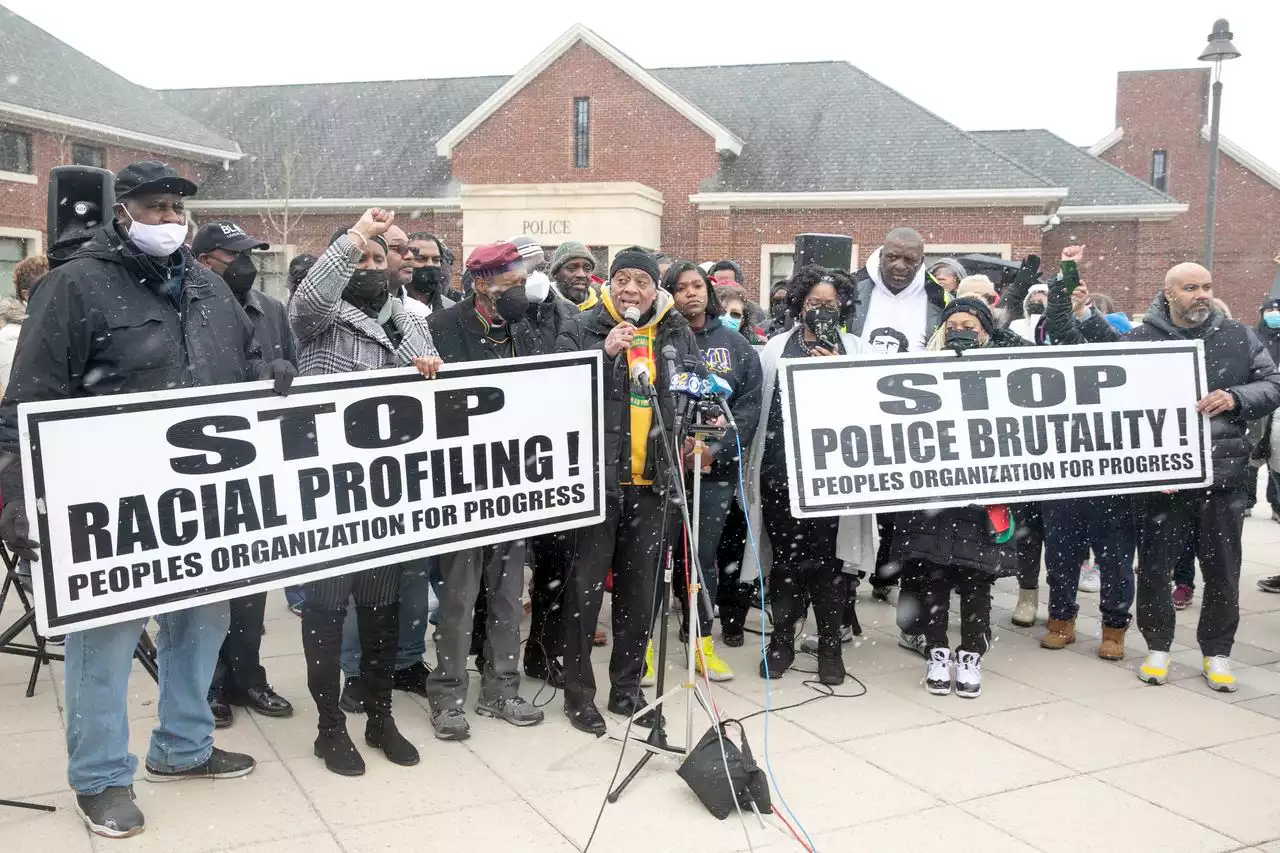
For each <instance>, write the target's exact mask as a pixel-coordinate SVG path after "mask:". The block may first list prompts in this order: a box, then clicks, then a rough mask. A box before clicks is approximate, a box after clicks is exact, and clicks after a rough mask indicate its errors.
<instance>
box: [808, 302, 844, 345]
mask: <svg viewBox="0 0 1280 853" xmlns="http://www.w3.org/2000/svg"><path fill="white" fill-rule="evenodd" d="M804 324H805V326H807V327H808V329H809V331H811V332H813V336H814V337H815V338H817V339H818V342H819V343H821V344H822V345H823V346H825V347H826V348H827V349H830V350H834V349H835V347H836V345H837V342H838V341H839V340H840V312H839V311H837V310H835V309H834V308H810V309H809V310H808V311H806V312H804Z"/></svg>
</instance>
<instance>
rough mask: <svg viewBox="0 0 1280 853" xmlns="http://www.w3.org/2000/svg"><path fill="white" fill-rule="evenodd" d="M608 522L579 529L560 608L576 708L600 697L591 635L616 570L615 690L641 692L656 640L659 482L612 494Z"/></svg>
mask: <svg viewBox="0 0 1280 853" xmlns="http://www.w3.org/2000/svg"><path fill="white" fill-rule="evenodd" d="M607 501H608V510H607V512H606V515H605V520H604V523H602V524H597V525H595V526H594V527H586V528H579V529H578V530H576V531H575V534H576V536H575V553H576V557H575V559H574V562H573V572H572V577H571V578H570V580H569V581H568V582H567V583H566V584H565V601H564V605H563V606H562V607H561V611H560V612H561V627H562V630H561V637H562V640H563V643H564V681H565V686H564V700H565V704H566V705H567V706H569V707H581V706H582V705H585V704H586V703H588V702H594V701H595V695H596V677H595V673H594V672H592V670H591V648H592V640H593V638H594V637H595V633H596V619H597V618H598V617H599V615H600V604H601V599H602V598H603V596H604V579H605V575H606V574H607V573H608V571H609V569H610V568H611V567H612V569H613V650H612V655H611V656H610V658H609V681H610V683H611V685H612V691H611V692H612V693H613V694H615V695H619V696H624V695H636V694H638V693H639V692H640V676H641V675H642V674H643V672H644V650H645V645H646V644H647V643H648V642H649V626H650V624H651V617H652V615H653V601H654V585H655V582H656V579H657V565H658V531H659V530H660V529H661V528H662V526H663V524H664V523H665V521H664V519H663V517H662V510H663V504H664V500H663V497H662V495H659V494H658V493H657V492H655V491H654V490H653V487H652V486H622V487H621V488H620V493H619V494H617V495H609V496H607Z"/></svg>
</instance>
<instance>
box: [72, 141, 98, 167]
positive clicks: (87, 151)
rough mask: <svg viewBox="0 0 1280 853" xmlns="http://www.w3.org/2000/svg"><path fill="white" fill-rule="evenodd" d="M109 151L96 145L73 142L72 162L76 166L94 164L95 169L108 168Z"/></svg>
mask: <svg viewBox="0 0 1280 853" xmlns="http://www.w3.org/2000/svg"><path fill="white" fill-rule="evenodd" d="M106 161H107V153H106V151H104V150H103V149H101V148H98V147H96V146H94V145H81V144H79V143H72V145H71V162H72V164H74V165H76V166H93V167H94V168H95V169H104V168H106V167H105V166H104V165H103V164H104V163H106Z"/></svg>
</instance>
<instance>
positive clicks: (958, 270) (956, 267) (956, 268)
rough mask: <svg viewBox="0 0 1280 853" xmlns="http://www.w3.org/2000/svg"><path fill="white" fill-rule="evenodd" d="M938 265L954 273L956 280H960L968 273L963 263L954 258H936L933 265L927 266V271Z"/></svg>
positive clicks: (934, 268)
mask: <svg viewBox="0 0 1280 853" xmlns="http://www.w3.org/2000/svg"><path fill="white" fill-rule="evenodd" d="M938 267H946V268H947V269H949V270H951V271H952V272H953V273H955V276H956V281H960V279H962V278H964V277H965V276H967V275H968V274H969V273H967V272H965V269H964V265H963V264H961V263H960V262H959V261H957V260H956V259H955V258H939V259H938V260H936V261H934V263H933V266H931V267H929V272H933V271H934V270H936V269H937V268H938Z"/></svg>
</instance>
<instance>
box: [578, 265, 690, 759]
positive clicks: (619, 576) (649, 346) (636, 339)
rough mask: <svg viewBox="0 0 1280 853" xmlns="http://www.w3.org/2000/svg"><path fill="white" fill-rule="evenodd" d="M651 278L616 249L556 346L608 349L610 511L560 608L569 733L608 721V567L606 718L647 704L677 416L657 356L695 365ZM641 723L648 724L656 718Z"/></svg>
mask: <svg viewBox="0 0 1280 853" xmlns="http://www.w3.org/2000/svg"><path fill="white" fill-rule="evenodd" d="M658 279H659V275H658V262H657V259H656V258H655V257H654V256H653V255H652V254H651V253H649V252H648V251H646V250H644V249H641V248H640V247H638V246H633V247H631V248H628V249H623V250H622V251H620V252H618V254H617V255H616V256H615V257H614V260H613V263H612V264H611V265H610V267H609V283H608V286H607V287H605V288H603V289H602V292H601V294H600V304H599V305H596V306H595V307H593V308H591V309H589V310H587V311H585V312H583V313H582V314H581V315H579V317H578V322H577V323H575V324H573V325H572V326H571V327H569V328H567V329H566V330H565V331H564V332H562V333H561V335H560V338H559V340H558V342H557V347H556V348H557V350H559V351H560V352H576V351H579V350H590V349H598V350H602V351H603V352H604V430H605V434H604V464H605V466H606V468H605V492H606V505H607V513H606V516H605V520H604V522H603V523H602V524H599V525H596V526H595V527H588V528H583V529H580V530H578V531H576V534H577V541H576V543H575V544H576V547H575V554H576V556H575V558H574V564H573V570H572V572H571V575H570V578H569V580H568V582H567V583H566V585H565V590H564V598H565V600H564V603H563V604H562V606H561V608H560V612H561V613H562V614H564V615H563V633H564V682H565V684H564V696H565V699H564V710H565V713H566V714H567V715H568V716H569V720H570V722H572V723H573V725H574V727H575V728H577V729H580V730H582V731H584V732H589V733H591V734H595V735H602V734H604V733H605V721H604V717H602V716H601V715H600V711H599V710H598V709H597V708H596V706H595V693H596V682H595V675H594V674H593V672H592V670H591V649H592V637H593V636H594V634H595V628H596V617H597V616H598V615H599V613H600V603H601V599H602V597H603V593H604V579H605V574H606V573H607V572H608V571H609V569H610V568H612V569H613V655H612V657H611V659H610V661H609V682H610V691H609V706H608V707H609V711H610V712H611V713H614V714H618V715H621V716H623V717H630V716H631V715H633V714H634V713H636V711H638V710H640V709H641V708H643V707H644V706H645V705H646V704H647V703H646V702H645V698H644V695H643V693H642V692H641V690H640V676H641V673H642V671H643V669H644V650H645V645H646V643H647V641H648V636H649V625H650V616H651V614H652V610H653V593H654V581H655V579H656V576H657V565H658V553H657V545H658V537H657V534H656V531H658V530H660V529H661V528H662V525H663V524H664V523H666V519H664V518H663V507H664V500H663V493H664V490H665V489H666V488H668V487H669V485H670V477H669V476H668V472H667V469H666V465H667V463H668V460H667V455H666V451H665V450H664V449H663V443H664V442H665V443H666V446H667V447H671V446H673V444H674V441H675V437H674V435H673V434H672V429H673V427H674V424H675V416H676V412H675V406H674V405H673V403H672V397H671V394H670V393H669V392H668V391H667V386H668V384H669V383H670V381H671V369H670V367H669V366H668V365H667V363H666V360H665V359H664V358H663V356H662V352H663V350H664V349H665V348H667V347H674V349H675V356H676V358H675V362H676V363H677V364H683V363H685V362H686V360H697V359H700V358H701V355H700V354H699V352H698V345H697V342H696V341H695V339H694V337H693V332H692V330H691V329H690V328H689V322H688V320H686V319H685V318H684V317H683V316H682V315H681V314H680V312H679V311H676V310H673V306H674V301H673V299H672V297H671V294H669V293H667V292H666V291H662V290H659V289H658V286H657V282H658ZM655 401H656V403H657V405H658V407H659V408H658V411H657V412H655V411H654V408H653V406H654V403H655ZM659 416H660V417H659ZM659 424H661V425H662V427H663V431H665V435H664V434H663V431H659V429H658V426H659ZM637 722H638V723H639V724H641V725H645V724H648V725H652V723H653V719H652V717H650V718H643V717H642V718H640V719H639V720H638V721H637Z"/></svg>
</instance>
